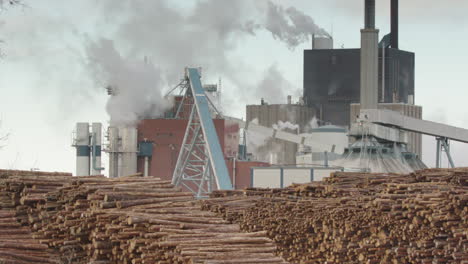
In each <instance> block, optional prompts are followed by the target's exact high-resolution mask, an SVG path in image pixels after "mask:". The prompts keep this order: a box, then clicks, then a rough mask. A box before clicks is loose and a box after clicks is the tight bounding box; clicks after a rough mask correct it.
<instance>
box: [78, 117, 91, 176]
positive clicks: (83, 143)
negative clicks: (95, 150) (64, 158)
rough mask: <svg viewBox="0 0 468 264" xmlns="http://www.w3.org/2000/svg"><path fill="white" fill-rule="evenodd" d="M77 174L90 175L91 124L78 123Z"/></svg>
mask: <svg viewBox="0 0 468 264" xmlns="http://www.w3.org/2000/svg"><path fill="white" fill-rule="evenodd" d="M75 140H76V141H75V147H76V176H87V175H89V168H90V167H89V161H90V159H89V155H90V147H89V124H88V123H77V124H76V138H75Z"/></svg>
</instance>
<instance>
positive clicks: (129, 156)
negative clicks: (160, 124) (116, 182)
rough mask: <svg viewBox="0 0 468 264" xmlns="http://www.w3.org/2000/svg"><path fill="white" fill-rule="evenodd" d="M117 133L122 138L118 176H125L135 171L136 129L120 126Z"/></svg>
mask: <svg viewBox="0 0 468 264" xmlns="http://www.w3.org/2000/svg"><path fill="white" fill-rule="evenodd" d="M119 135H120V137H121V140H122V161H121V164H120V168H119V176H127V175H131V174H135V173H136V172H137V136H138V133H137V129H136V128H135V127H121V128H120V129H119Z"/></svg>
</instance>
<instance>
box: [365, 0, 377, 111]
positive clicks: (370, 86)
mask: <svg viewBox="0 0 468 264" xmlns="http://www.w3.org/2000/svg"><path fill="white" fill-rule="evenodd" d="M364 14H365V18H364V27H365V28H364V29H361V109H377V101H378V90H377V89H378V83H377V82H378V59H379V57H378V52H379V50H378V39H379V31H378V30H377V29H375V0H365V10H364Z"/></svg>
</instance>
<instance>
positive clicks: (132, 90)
mask: <svg viewBox="0 0 468 264" xmlns="http://www.w3.org/2000/svg"><path fill="white" fill-rule="evenodd" d="M88 59H89V65H90V69H91V70H92V71H93V73H94V76H95V77H96V78H95V79H96V80H97V85H102V87H105V86H110V87H112V88H113V90H114V93H115V94H114V95H112V96H111V97H110V99H109V100H108V102H107V105H106V110H107V112H108V114H109V116H110V122H111V124H112V125H118V126H126V125H135V122H136V121H137V120H139V119H141V118H144V117H160V116H161V115H162V114H163V112H164V111H165V110H166V109H167V108H168V107H169V106H170V105H171V104H170V102H169V101H168V100H167V99H165V98H164V97H163V94H162V91H161V85H162V82H161V76H160V75H161V74H160V71H159V70H158V69H157V68H156V67H155V66H154V65H153V64H152V63H150V62H148V61H147V60H146V61H145V60H144V59H141V60H137V59H133V58H126V57H123V56H122V55H121V54H120V53H119V52H118V51H117V50H116V49H115V46H114V43H113V41H112V40H108V39H101V40H100V41H99V42H96V43H90V45H89V46H88Z"/></svg>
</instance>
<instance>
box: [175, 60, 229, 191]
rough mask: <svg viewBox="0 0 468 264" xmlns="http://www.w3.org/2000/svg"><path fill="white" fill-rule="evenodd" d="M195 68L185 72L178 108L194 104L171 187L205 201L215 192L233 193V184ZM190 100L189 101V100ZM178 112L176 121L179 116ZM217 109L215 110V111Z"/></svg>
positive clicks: (209, 104) (210, 104)
mask: <svg viewBox="0 0 468 264" xmlns="http://www.w3.org/2000/svg"><path fill="white" fill-rule="evenodd" d="M200 78H201V76H200V72H199V70H198V69H196V68H187V69H186V71H185V82H184V83H185V86H186V89H185V93H184V97H183V99H182V101H181V102H180V104H183V103H184V102H185V101H187V100H190V99H191V100H193V105H192V107H191V112H190V117H189V120H188V124H187V128H186V130H185V136H184V140H183V142H182V145H181V148H180V152H179V157H178V159H177V164H176V167H175V170H174V174H173V176H172V183H173V184H174V185H176V186H184V187H186V188H187V189H189V190H190V191H191V192H193V193H194V195H195V196H196V197H197V198H203V197H207V196H208V194H209V193H211V192H212V191H213V190H214V187H215V186H216V188H217V189H218V190H232V189H233V187H232V183H231V179H230V177H229V173H228V170H227V167H226V162H225V160H224V154H223V151H222V149H221V145H220V144H219V138H218V135H217V134H216V129H215V126H214V123H213V120H212V117H211V111H210V106H211V107H212V108H214V105H213V104H212V103H211V101H210V99H209V98H208V96H207V95H206V93H205V90H204V89H203V86H202V84H201V80H200ZM189 98H190V99H189ZM180 109H181V105H180V106H179V110H178V111H177V113H176V118H177V117H178V116H179V114H180V113H179V112H180ZM214 109H216V108H214Z"/></svg>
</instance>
